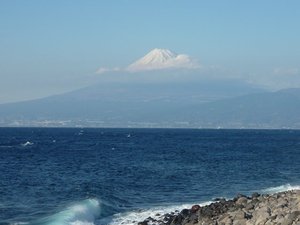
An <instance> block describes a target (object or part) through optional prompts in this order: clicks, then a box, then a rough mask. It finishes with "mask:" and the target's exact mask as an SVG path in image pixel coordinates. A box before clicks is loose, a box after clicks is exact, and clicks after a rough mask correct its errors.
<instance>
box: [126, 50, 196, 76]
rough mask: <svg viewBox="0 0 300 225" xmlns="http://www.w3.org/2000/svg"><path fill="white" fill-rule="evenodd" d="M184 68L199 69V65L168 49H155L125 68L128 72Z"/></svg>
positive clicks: (187, 57)
mask: <svg viewBox="0 0 300 225" xmlns="http://www.w3.org/2000/svg"><path fill="white" fill-rule="evenodd" d="M172 68H185V69H196V68H200V64H199V63H198V62H197V61H196V60H193V59H191V57H190V56H188V55H185V54H176V53H174V52H172V51H170V50H168V49H159V48H155V49H153V50H152V51H150V52H149V53H148V54H146V55H145V56H144V57H142V58H141V59H139V60H137V61H135V62H134V63H132V64H130V65H129V66H128V67H127V70H128V71H130V72H138V71H148V70H160V69H172Z"/></svg>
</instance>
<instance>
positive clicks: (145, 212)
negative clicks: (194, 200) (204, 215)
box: [100, 201, 212, 225]
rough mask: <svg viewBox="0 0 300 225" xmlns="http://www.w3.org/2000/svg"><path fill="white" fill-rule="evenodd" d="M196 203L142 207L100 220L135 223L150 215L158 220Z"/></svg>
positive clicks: (103, 221) (111, 223) (109, 224)
mask: <svg viewBox="0 0 300 225" xmlns="http://www.w3.org/2000/svg"><path fill="white" fill-rule="evenodd" d="M211 203H212V202H211V201H209V202H203V203H201V204H199V205H201V206H204V205H209V204H211ZM193 205H194V204H182V205H172V206H158V207H153V208H148V209H140V210H134V211H130V212H126V213H117V214H115V215H113V216H112V217H111V218H109V222H108V221H107V220H108V219H107V218H104V219H102V220H101V221H100V224H108V225H120V224H122V225H135V224H137V222H139V221H143V220H145V219H146V218H148V217H152V218H154V219H156V220H163V217H164V215H165V214H167V213H171V212H173V213H178V212H180V211H181V210H182V209H185V208H188V209H189V208H191V207H192V206H193Z"/></svg>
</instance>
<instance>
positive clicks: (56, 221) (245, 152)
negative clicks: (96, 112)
mask: <svg viewBox="0 0 300 225" xmlns="http://www.w3.org/2000/svg"><path fill="white" fill-rule="evenodd" d="M299 171H300V131H292V130H182V129H45V128H0V224H24V223H28V224H53V225H60V224H72V225H92V224H121V223H123V224H124V225H128V224H136V222H134V221H137V220H143V219H145V218H146V217H148V216H149V215H153V214H156V213H157V212H160V213H162V212H167V211H169V210H174V209H180V208H181V207H184V206H185V204H187V205H188V204H193V203H205V202H208V201H211V200H212V199H213V198H215V197H227V198H230V197H233V196H234V195H235V194H237V193H245V194H249V193H251V192H254V191H260V192H275V191H281V190H286V189H292V188H299V185H300V172H299Z"/></svg>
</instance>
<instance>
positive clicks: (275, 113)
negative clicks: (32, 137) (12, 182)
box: [0, 49, 300, 128]
mask: <svg viewBox="0 0 300 225" xmlns="http://www.w3.org/2000/svg"><path fill="white" fill-rule="evenodd" d="M198 67H200V65H199V64H198V63H196V62H195V61H194V60H192V59H191V58H190V57H189V56H187V55H184V54H175V53H173V52H171V51H169V50H166V49H154V50H152V51H151V52H150V53H148V54H147V55H145V56H144V57H142V58H141V59H139V60H137V61H135V62H134V63H132V64H130V65H129V66H128V67H126V68H124V69H113V70H109V69H106V68H100V70H99V71H101V75H100V76H101V77H102V76H103V80H102V82H99V83H98V84H95V85H93V86H89V87H86V88H82V89H79V90H76V91H72V92H69V93H65V94H61V95H55V96H50V97H47V98H42V99H37V100H31V101H24V102H17V103H7V104H0V126H49V127H51V126H58V127H69V126H70V127H74V126H80V127H83V126H86V127H184V128H189V127H193V128H300V116H299V115H300V89H285V90H281V91H277V92H267V91H266V90H264V89H261V88H260V87H257V86H255V85H253V84H249V83H247V82H245V81H242V80H239V79H229V78H227V79H220V78H218V79H216V78H209V76H208V75H207V74H206V75H207V76H203V74H201V76H199V74H197V70H194V69H195V68H198ZM178 68H180V69H183V71H181V72H182V74H176V71H175V70H174V69H178ZM170 69H171V70H170ZM149 71H150V72H149ZM107 72H109V73H112V74H102V73H107ZM174 73H175V75H174ZM107 78H108V79H107ZM110 79H111V80H110Z"/></svg>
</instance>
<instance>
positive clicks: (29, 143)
mask: <svg viewBox="0 0 300 225" xmlns="http://www.w3.org/2000/svg"><path fill="white" fill-rule="evenodd" d="M21 145H22V146H23V147H26V146H30V145H33V142H30V141H26V142H25V143H23V144H21Z"/></svg>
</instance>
